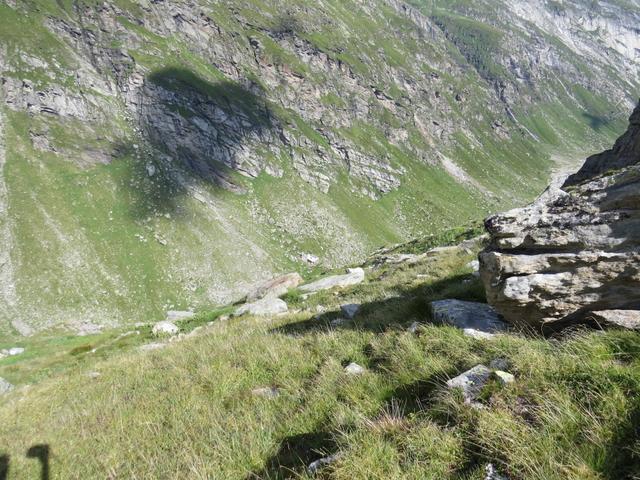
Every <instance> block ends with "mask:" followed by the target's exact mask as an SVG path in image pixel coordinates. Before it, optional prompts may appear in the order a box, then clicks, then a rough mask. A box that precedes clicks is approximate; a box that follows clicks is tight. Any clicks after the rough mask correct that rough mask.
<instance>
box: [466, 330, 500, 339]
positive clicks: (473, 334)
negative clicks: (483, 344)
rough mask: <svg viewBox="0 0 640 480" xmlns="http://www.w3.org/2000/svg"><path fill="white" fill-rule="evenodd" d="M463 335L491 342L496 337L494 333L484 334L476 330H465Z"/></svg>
mask: <svg viewBox="0 0 640 480" xmlns="http://www.w3.org/2000/svg"><path fill="white" fill-rule="evenodd" d="M462 333H464V334H465V335H466V336H467V337H473V338H476V339H478V340H490V339H492V338H493V337H495V335H494V334H493V333H489V332H483V331H481V330H477V329H475V328H463V329H462Z"/></svg>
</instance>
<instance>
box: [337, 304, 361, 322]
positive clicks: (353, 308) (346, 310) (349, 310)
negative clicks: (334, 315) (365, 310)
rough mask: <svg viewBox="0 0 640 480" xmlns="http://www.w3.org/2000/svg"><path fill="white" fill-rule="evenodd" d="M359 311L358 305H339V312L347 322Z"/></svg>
mask: <svg viewBox="0 0 640 480" xmlns="http://www.w3.org/2000/svg"><path fill="white" fill-rule="evenodd" d="M359 310H360V304H358V303H347V304H346V305H340V311H341V312H342V313H343V314H344V316H345V317H346V318H348V319H349V320H350V319H352V318H353V317H355V316H356V315H357V313H358V311H359Z"/></svg>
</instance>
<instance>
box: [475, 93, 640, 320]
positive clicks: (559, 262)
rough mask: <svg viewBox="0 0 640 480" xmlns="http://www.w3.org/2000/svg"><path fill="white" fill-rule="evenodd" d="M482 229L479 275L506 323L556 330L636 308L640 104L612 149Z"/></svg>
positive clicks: (639, 291) (639, 287)
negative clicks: (485, 234) (485, 236)
mask: <svg viewBox="0 0 640 480" xmlns="http://www.w3.org/2000/svg"><path fill="white" fill-rule="evenodd" d="M485 226H486V228H487V230H488V231H489V233H490V235H491V243H490V245H489V247H488V248H487V249H485V251H483V252H482V253H481V254H480V257H479V258H480V274H481V277H482V280H483V283H484V285H485V288H486V291H487V299H488V301H489V303H491V304H492V305H493V306H494V307H495V308H496V310H498V312H500V313H501V314H502V315H503V316H504V317H505V318H506V319H507V320H508V321H510V322H512V323H515V324H520V325H528V326H532V327H534V328H544V327H561V326H565V325H566V324H569V323H573V322H581V321H585V320H588V319H589V318H593V314H592V313H591V312H597V311H601V310H636V309H640V105H638V107H636V109H635V111H634V113H633V114H632V115H631V118H630V126H629V129H628V130H627V132H626V133H625V134H624V135H623V136H621V137H620V138H619V139H618V140H617V142H616V143H615V145H614V147H613V148H612V149H611V150H608V151H606V152H603V153H601V154H599V155H594V156H592V157H590V158H588V159H587V161H586V162H585V164H584V165H583V167H582V168H581V169H580V170H579V171H578V172H577V173H576V174H574V175H571V176H570V177H569V178H568V179H567V181H566V182H564V184H561V183H560V182H559V181H558V182H556V183H555V184H552V185H551V186H550V187H549V188H548V189H547V190H546V191H545V192H544V193H543V194H542V195H541V196H540V197H539V198H538V200H537V201H536V202H534V203H533V204H531V205H529V206H526V207H524V208H519V209H515V210H511V211H509V212H506V213H502V214H499V215H495V216H493V217H490V218H488V219H487V220H486V221H485Z"/></svg>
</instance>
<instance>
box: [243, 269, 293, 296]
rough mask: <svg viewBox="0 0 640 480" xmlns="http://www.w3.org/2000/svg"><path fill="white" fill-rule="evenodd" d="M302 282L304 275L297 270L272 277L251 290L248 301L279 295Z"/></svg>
mask: <svg viewBox="0 0 640 480" xmlns="http://www.w3.org/2000/svg"><path fill="white" fill-rule="evenodd" d="M301 283H302V277H301V276H300V275H299V274H298V273H296V272H293V273H287V274H286V275H281V276H279V277H276V278H272V279H270V280H267V281H266V282H262V283H261V284H259V285H258V286H257V287H255V288H254V289H253V290H251V291H250V292H249V293H248V294H247V302H255V301H256V300H260V299H262V298H265V297H279V296H281V295H284V294H285V293H287V292H288V291H289V289H291V288H295V287H297V286H298V285H300V284H301Z"/></svg>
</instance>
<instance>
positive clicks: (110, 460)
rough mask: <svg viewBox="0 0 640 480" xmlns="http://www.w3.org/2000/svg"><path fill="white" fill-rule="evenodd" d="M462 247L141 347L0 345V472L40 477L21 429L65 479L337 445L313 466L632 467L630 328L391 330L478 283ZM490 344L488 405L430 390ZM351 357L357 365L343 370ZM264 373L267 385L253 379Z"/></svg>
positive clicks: (576, 474)
mask: <svg viewBox="0 0 640 480" xmlns="http://www.w3.org/2000/svg"><path fill="white" fill-rule="evenodd" d="M408 248H409V249H411V250H415V248H413V247H408ZM470 258H472V255H471V254H465V253H463V252H459V253H445V254H442V255H440V256H439V257H437V258H435V259H432V260H430V261H428V262H424V263H421V264H418V265H414V266H400V267H390V268H382V269H379V270H372V271H369V272H368V275H367V278H368V279H367V281H366V282H365V283H364V284H362V285H358V286H355V287H351V288H349V289H346V290H343V291H340V292H336V293H335V294H334V293H332V292H327V293H322V294H318V295H316V296H312V297H310V298H309V299H308V300H302V299H301V298H300V297H298V296H296V295H293V294H290V295H289V296H288V300H289V301H290V302H292V305H293V306H294V307H297V308H299V309H301V311H300V312H299V313H293V314H289V315H286V316H284V317H280V318H277V319H259V318H252V317H242V318H238V319H232V320H228V321H216V318H218V316H219V315H220V314H222V313H224V312H225V311H228V310H218V311H213V312H210V313H208V314H203V315H201V316H199V317H197V318H195V319H194V320H191V321H189V322H188V323H186V324H182V325H181V328H182V330H183V331H184V332H188V331H190V330H191V329H192V328H194V326H196V325H198V324H204V323H205V322H208V321H212V320H213V324H211V325H210V326H208V329H207V330H205V331H204V332H205V333H203V334H201V335H198V336H196V337H194V338H190V339H185V340H183V341H181V342H179V343H176V344H173V345H171V346H169V347H166V348H165V349H163V350H159V351H155V352H149V353H142V352H137V351H135V350H134V349H133V347H135V346H137V345H140V344H141V343H145V342H149V341H152V340H151V338H150V335H149V327H148V326H145V327H140V328H139V332H140V333H139V334H134V335H129V336H126V337H120V338H119V337H118V335H119V334H120V333H122V331H121V330H118V331H112V332H108V333H105V334H102V335H99V336H91V337H84V338H77V337H76V338H70V337H38V338H34V339H31V340H27V341H25V342H26V343H24V346H26V347H27V352H26V353H25V354H23V356H21V357H11V358H7V359H4V360H1V361H0V375H1V376H3V377H6V378H7V379H9V380H11V381H13V382H15V383H16V384H18V385H19V387H21V386H22V385H25V384H32V385H30V386H29V387H28V388H27V387H26V386H24V387H22V388H18V389H17V390H16V391H15V392H13V393H12V394H10V395H9V396H7V397H5V398H3V399H2V404H0V425H2V428H1V429H0V446H1V448H0V454H8V455H10V470H9V477H8V478H9V479H13V478H31V477H34V476H36V475H37V473H36V472H37V471H38V468H39V467H38V464H37V462H36V461H35V460H33V459H28V458H26V457H25V456H24V454H25V452H26V451H27V449H29V448H30V447H32V446H33V445H35V444H41V445H43V444H44V445H48V447H49V449H50V451H51V453H52V454H51V476H52V478H65V479H66V478H104V477H110V478H220V479H223V478H224V479H236V478H237V479H243V478H246V479H248V478H265V479H267V478H290V477H294V478H299V477H298V476H300V477H301V478H307V477H308V476H309V475H308V474H307V473H306V472H305V468H304V467H305V465H306V464H308V463H310V462H311V461H313V460H315V459H317V458H319V457H321V456H323V455H326V454H329V453H334V452H341V456H340V458H339V460H338V461H337V463H335V464H334V465H333V466H331V467H328V468H326V469H325V470H324V471H323V472H322V478H333V479H347V478H349V479H396V478H398V479H399V478H409V479H410V478H413V479H429V478H431V479H434V480H435V479H447V478H450V479H468V480H470V479H481V478H484V476H483V472H484V465H485V464H486V463H487V462H493V463H494V464H495V465H497V466H498V468H499V469H500V470H502V471H504V472H507V473H509V475H510V476H511V477H510V478H512V479H516V480H517V479H522V480H524V479H526V480H554V479H557V480H560V479H562V480H567V479H571V480H586V479H593V480H596V479H598V480H606V479H613V478H615V479H633V478H637V477H634V476H633V475H634V474H637V472H638V471H639V468H640V438H639V437H638V432H637V425H638V421H640V418H639V415H640V404H639V403H638V402H639V399H640V336H638V334H634V333H629V332H615V331H610V332H607V333H587V332H585V333H581V334H575V335H573V336H569V337H566V338H564V339H562V340H560V341H557V340H543V339H540V338H535V337H526V336H523V335H515V334H513V335H505V336H502V337H500V338H499V339H496V340H494V341H489V342H487V341H478V340H475V339H471V338H469V337H465V336H463V335H462V334H461V332H459V331H457V330H455V329H453V328H449V327H441V326H434V325H430V324H428V323H427V324H425V325H424V326H423V327H421V328H420V329H419V331H418V333H417V334H411V333H409V332H407V331H406V330H405V328H406V327H407V326H408V325H409V324H410V323H411V322H413V321H414V320H418V321H425V319H427V313H426V303H427V302H428V301H429V300H431V299H437V298H450V297H455V298H462V299H472V300H478V299H481V298H482V289H481V287H480V286H479V285H478V283H477V280H473V279H471V280H470V278H471V277H470V276H469V275H468V269H467V268H466V267H465V264H466V262H467V261H468V260H469V259H470ZM418 275H420V276H418ZM463 280H465V282H463ZM351 301H357V302H362V303H363V307H362V311H361V313H360V314H359V315H358V317H357V318H356V319H355V320H354V321H353V322H352V323H347V324H345V325H342V326H339V327H331V326H330V323H329V322H330V320H331V319H333V318H335V317H336V316H337V315H338V313H337V309H338V305H340V304H341V303H345V302H351ZM317 305H323V306H324V307H326V309H327V313H325V314H324V315H322V316H321V317H320V318H314V315H315V309H316V306H317ZM0 346H2V347H6V346H9V344H6V345H5V344H3V345H0ZM94 348H97V351H96V353H91V352H90V350H91V349H94ZM497 357H503V358H506V359H508V361H509V362H510V363H511V367H510V371H511V372H513V373H514V374H515V375H516V383H515V384H513V385H510V386H508V387H505V388H501V387H499V386H498V385H496V384H490V385H489V387H487V388H486V389H485V391H484V393H483V403H484V405H485V408H482V409H475V408H471V407H469V406H466V405H464V403H463V402H462V400H461V398H460V397H459V396H458V395H457V394H456V393H455V392H450V391H446V390H445V389H444V388H443V384H444V381H445V380H446V379H447V378H449V377H451V376H454V375H456V374H458V373H459V372H461V371H463V370H465V369H467V368H470V367H472V366H474V365H476V364H477V363H484V364H488V363H489V362H490V361H491V360H492V359H494V358H497ZM352 361H355V362H357V363H359V364H360V365H363V366H365V367H366V368H367V372H366V373H365V374H364V375H362V376H360V377H348V376H346V375H345V374H344V372H343V367H344V366H345V365H346V364H347V363H349V362H352ZM90 371H97V372H100V374H101V375H100V376H99V377H98V378H96V379H91V378H89V377H88V376H87V373H88V372H90ZM264 386H275V387H278V388H279V389H280V391H281V394H280V396H279V397H277V398H275V399H266V398H261V397H256V396H253V395H252V394H251V390H252V389H254V388H257V387H264Z"/></svg>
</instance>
